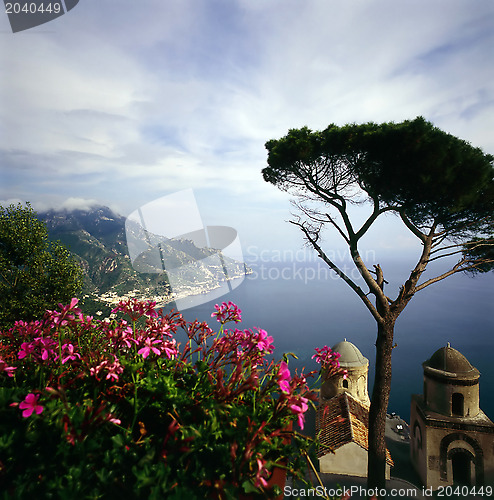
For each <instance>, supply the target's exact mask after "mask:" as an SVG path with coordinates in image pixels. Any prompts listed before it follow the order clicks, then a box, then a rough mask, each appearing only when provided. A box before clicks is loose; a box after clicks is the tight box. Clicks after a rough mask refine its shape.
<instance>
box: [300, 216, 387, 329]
mask: <svg viewBox="0 0 494 500" xmlns="http://www.w3.org/2000/svg"><path fill="white" fill-rule="evenodd" d="M290 223H291V224H293V225H295V226H298V227H299V228H300V229H301V230H302V232H303V233H304V235H305V237H306V239H307V240H308V241H309V243H310V244H311V245H312V247H313V248H314V250H316V252H317V253H318V255H319V257H320V258H321V259H322V260H323V261H324V262H325V263H326V264H327V265H328V266H329V267H330V268H331V269H332V270H333V271H334V272H335V273H336V274H337V275H338V276H339V277H340V278H341V279H342V280H343V281H344V282H345V283H346V284H347V285H348V286H349V287H350V288H351V289H352V290H353V291H354V292H355V293H356V294H357V295H358V296H359V297H360V299H361V300H362V302H363V303H364V304H365V306H366V307H367V309H368V310H369V311H370V313H371V314H372V316H373V317H374V319H375V320H376V321H377V322H378V323H382V322H383V321H384V319H383V317H382V316H381V315H380V314H379V313H378V312H377V309H376V307H375V306H374V304H372V302H371V301H370V300H369V298H368V297H367V295H366V294H365V293H364V291H363V290H362V289H361V288H360V287H359V286H358V285H357V284H356V283H355V282H354V281H353V280H352V279H351V278H349V277H348V276H347V275H346V274H345V273H344V272H343V271H342V270H341V269H340V268H339V267H338V266H337V265H336V264H335V263H334V262H333V261H332V260H331V259H329V257H328V256H327V255H326V254H325V253H324V251H323V249H322V248H321V247H320V245H319V244H318V243H317V240H318V237H319V235H318V234H317V235H316V236H312V235H311V232H310V230H308V229H307V228H306V227H305V225H304V223H303V222H297V221H290Z"/></svg>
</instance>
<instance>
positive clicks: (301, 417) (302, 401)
mask: <svg viewBox="0 0 494 500" xmlns="http://www.w3.org/2000/svg"><path fill="white" fill-rule="evenodd" d="M307 402H308V399H307V398H302V397H301V398H299V399H298V400H296V401H294V402H293V404H291V405H290V410H291V411H292V413H294V414H295V415H297V417H298V425H299V427H300V428H301V429H303V428H304V423H305V412H306V411H307V410H308V409H309V407H308V406H307Z"/></svg>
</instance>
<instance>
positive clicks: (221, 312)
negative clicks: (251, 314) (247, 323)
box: [211, 301, 242, 325]
mask: <svg viewBox="0 0 494 500" xmlns="http://www.w3.org/2000/svg"><path fill="white" fill-rule="evenodd" d="M214 307H215V309H216V311H215V312H214V313H212V314H211V317H212V318H214V317H216V319H217V320H218V321H219V322H220V323H221V324H223V325H224V324H225V323H228V322H229V321H235V323H239V322H240V321H242V315H241V313H242V310H241V309H239V308H238V306H236V305H235V304H234V303H233V302H231V301H229V302H228V304H227V303H226V302H223V303H222V304H221V306H219V305H218V304H215V306H214Z"/></svg>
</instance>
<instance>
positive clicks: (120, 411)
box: [0, 299, 315, 500]
mask: <svg viewBox="0 0 494 500" xmlns="http://www.w3.org/2000/svg"><path fill="white" fill-rule="evenodd" d="M76 305H77V299H73V300H72V301H71V303H70V304H69V305H67V306H64V307H62V309H61V310H60V311H58V310H57V311H49V312H47V314H46V315H45V317H44V319H43V321H33V322H31V323H29V324H28V323H25V322H17V323H16V325H15V327H13V328H12V329H10V330H8V331H4V332H0V499H3V498H5V499H7V498H19V499H22V498H30V497H33V498H37V499H38V498H39V499H49V498H62V499H65V498H67V499H72V498H81V499H93V498H105V499H113V498H115V499H117V498H135V499H162V498H167V499H177V500H178V499H182V498H187V499H202V498H222V499H237V498H238V497H239V495H240V494H241V493H242V492H248V491H250V492H254V493H255V494H256V497H260V498H272V497H273V496H274V495H275V494H276V493H277V492H278V490H274V489H273V488H272V487H271V486H270V485H268V484H267V483H266V481H265V480H267V479H268V477H269V475H270V473H271V471H272V470H273V468H274V467H282V468H287V469H289V470H291V471H292V472H293V473H294V474H295V475H298V476H300V478H301V479H302V478H303V473H302V470H303V469H302V467H303V464H304V456H303V454H302V451H303V450H308V449H309V447H310V446H311V443H312V440H311V439H310V438H308V437H305V436H302V435H301V434H299V433H298V432H296V431H292V430H291V429H292V427H291V425H292V423H293V422H296V421H297V420H298V421H299V422H300V421H301V419H302V417H303V413H304V412H305V411H306V410H307V408H308V407H307V405H306V404H305V403H306V402H307V401H308V400H307V399H306V398H308V397H315V394H313V393H312V392H311V391H309V389H308V387H307V385H306V379H305V376H304V375H303V374H301V375H298V374H296V373H295V374H293V375H290V373H289V371H288V367H287V366H286V363H284V362H283V363H281V364H276V363H274V362H273V361H269V360H268V359H266V357H265V356H266V355H267V354H268V353H270V352H272V349H271V343H272V338H271V337H267V336H266V335H265V332H263V331H262V330H259V331H258V332H257V333H255V332H253V331H250V330H245V331H244V332H240V331H238V332H237V334H236V335H232V334H229V333H226V332H225V333H223V334H222V332H223V324H224V323H222V327H221V329H220V332H219V333H215V332H213V331H212V330H211V329H210V328H209V327H208V326H207V325H206V324H205V323H199V322H197V321H195V322H192V323H187V322H185V320H184V319H183V318H182V317H181V315H180V314H178V313H171V314H169V315H163V313H162V311H160V312H159V313H158V312H157V311H155V310H154V306H155V304H154V303H152V302H147V303H143V302H138V301H128V302H126V303H124V302H121V303H120V304H119V307H117V309H118V311H122V312H127V313H128V314H129V316H130V319H131V322H132V325H133V327H131V326H130V324H128V323H127V322H126V321H125V320H122V319H115V320H113V321H111V322H110V321H98V320H94V319H92V318H90V317H87V316H84V315H83V314H82V312H81V311H80V309H79V308H76ZM235 308H236V306H235ZM237 311H238V309H235V311H233V313H234V314H235V319H234V320H235V321H239V320H240V315H239V311H238V314H237ZM220 312H221V310H220ZM139 320H142V322H144V323H145V324H144V326H143V327H142V328H141V327H140V326H138V323H139ZM230 320H232V317H230ZM226 321H227V320H226V319H225V320H224V322H226ZM177 332H178V333H182V334H185V336H186V338H187V341H186V342H185V344H184V346H183V348H182V350H179V348H178V347H179V346H178V344H177V342H176V340H175V338H174V336H175V335H176V334H177ZM281 368H283V380H284V381H285V383H286V384H287V385H286V387H284V389H283V390H282V389H281V386H280V377H281V375H280V372H281ZM304 396H305V397H304ZM34 399H35V403H34V405H33V404H32V402H33V400H34ZM297 405H298V407H300V409H299V410H297V408H296V406H297ZM302 421H303V419H302ZM2 494H3V496H2Z"/></svg>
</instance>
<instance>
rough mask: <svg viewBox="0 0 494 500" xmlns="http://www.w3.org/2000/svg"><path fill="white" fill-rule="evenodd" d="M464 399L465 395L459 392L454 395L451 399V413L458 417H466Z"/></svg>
mask: <svg viewBox="0 0 494 500" xmlns="http://www.w3.org/2000/svg"><path fill="white" fill-rule="evenodd" d="M463 406H464V398H463V394H461V393H459V392H455V393H453V396H452V398H451V412H452V413H453V415H455V416H457V417H463V415H464V408H463Z"/></svg>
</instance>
